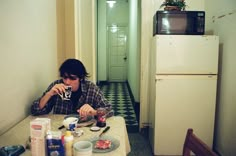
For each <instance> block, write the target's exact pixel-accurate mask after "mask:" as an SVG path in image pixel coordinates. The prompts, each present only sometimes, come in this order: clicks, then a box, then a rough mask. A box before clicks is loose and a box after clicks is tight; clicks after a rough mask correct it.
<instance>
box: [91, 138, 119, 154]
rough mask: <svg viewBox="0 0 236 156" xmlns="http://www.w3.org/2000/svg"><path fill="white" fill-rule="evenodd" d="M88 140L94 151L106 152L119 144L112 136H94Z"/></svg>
mask: <svg viewBox="0 0 236 156" xmlns="http://www.w3.org/2000/svg"><path fill="white" fill-rule="evenodd" d="M89 141H91V142H92V144H93V152H94V153H106V152H111V151H114V150H115V149H117V148H118V147H119V146H120V141H119V140H117V139H116V138H113V137H112V136H106V135H104V136H101V137H99V136H96V137H93V138H91V139H90V140H89Z"/></svg>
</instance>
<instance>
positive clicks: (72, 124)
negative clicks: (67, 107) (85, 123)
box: [63, 117, 79, 131]
mask: <svg viewBox="0 0 236 156" xmlns="http://www.w3.org/2000/svg"><path fill="white" fill-rule="evenodd" d="M78 121H79V119H78V118H76V117H68V118H65V119H64V120H63V125H64V126H65V127H66V129H68V130H70V131H73V130H74V129H75V128H76V127H77V123H78Z"/></svg>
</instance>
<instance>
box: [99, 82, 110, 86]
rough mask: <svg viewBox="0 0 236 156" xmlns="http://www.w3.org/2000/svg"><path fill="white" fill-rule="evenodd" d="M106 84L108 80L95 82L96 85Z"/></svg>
mask: <svg viewBox="0 0 236 156" xmlns="http://www.w3.org/2000/svg"><path fill="white" fill-rule="evenodd" d="M108 84H109V82H108V81H98V82H97V85H98V86H102V85H108Z"/></svg>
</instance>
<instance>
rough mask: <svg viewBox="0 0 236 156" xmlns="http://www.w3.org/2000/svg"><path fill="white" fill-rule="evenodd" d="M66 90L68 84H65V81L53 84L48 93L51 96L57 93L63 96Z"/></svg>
mask: <svg viewBox="0 0 236 156" xmlns="http://www.w3.org/2000/svg"><path fill="white" fill-rule="evenodd" d="M65 90H66V85H64V84H63V83H60V84H56V85H55V86H53V87H52V88H51V90H50V91H49V92H48V94H49V95H51V96H53V95H56V94H58V95H61V96H62V94H63V93H64V92H65Z"/></svg>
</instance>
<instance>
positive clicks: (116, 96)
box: [100, 83, 153, 156]
mask: <svg viewBox="0 0 236 156" xmlns="http://www.w3.org/2000/svg"><path fill="white" fill-rule="evenodd" d="M100 88H101V89H102V91H103V93H104V96H105V97H106V98H107V100H108V101H110V102H111V103H112V104H113V109H114V112H115V115H120V116H123V117H124V118H125V121H126V127H127V130H128V135H129V141H130V146H131V152H130V153H129V154H128V156H144V155H145V156H153V154H152V151H151V147H150V144H149V141H148V139H147V138H148V137H147V133H146V132H145V133H139V125H138V121H137V117H136V115H135V111H134V108H133V104H132V100H131V98H130V93H129V90H128V87H127V83H105V84H102V85H100Z"/></svg>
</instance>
